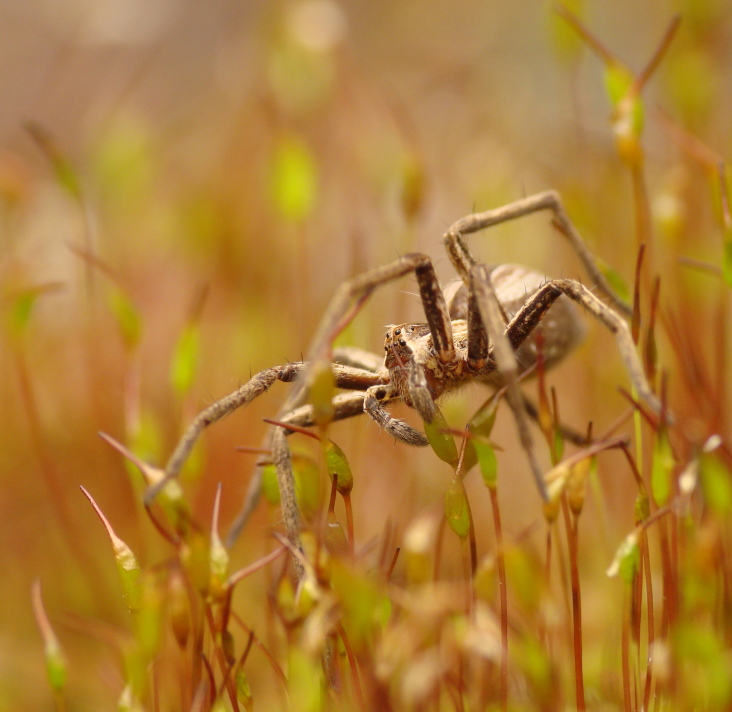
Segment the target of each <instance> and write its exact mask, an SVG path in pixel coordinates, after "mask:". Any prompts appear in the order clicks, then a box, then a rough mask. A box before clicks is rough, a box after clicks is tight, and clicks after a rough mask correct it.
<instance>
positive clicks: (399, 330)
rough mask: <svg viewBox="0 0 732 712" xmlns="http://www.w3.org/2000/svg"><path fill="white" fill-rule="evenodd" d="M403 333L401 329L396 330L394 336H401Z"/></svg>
mask: <svg viewBox="0 0 732 712" xmlns="http://www.w3.org/2000/svg"><path fill="white" fill-rule="evenodd" d="M401 333H402V330H401V329H394V334H395V335H396V336H399V334H401Z"/></svg>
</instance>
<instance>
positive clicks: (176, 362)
mask: <svg viewBox="0 0 732 712" xmlns="http://www.w3.org/2000/svg"><path fill="white" fill-rule="evenodd" d="M198 346H199V331H198V326H197V324H194V323H191V324H186V326H185V327H184V328H183V331H182V332H181V334H180V336H179V337H178V343H177V344H176V346H175V351H174V353H173V362H172V364H171V368H170V381H171V384H172V386H173V389H174V390H175V392H176V393H177V394H178V395H179V396H183V395H186V394H187V393H188V391H189V390H190V388H191V384H192V383H193V377H194V376H195V373H196V365H197V363H198Z"/></svg>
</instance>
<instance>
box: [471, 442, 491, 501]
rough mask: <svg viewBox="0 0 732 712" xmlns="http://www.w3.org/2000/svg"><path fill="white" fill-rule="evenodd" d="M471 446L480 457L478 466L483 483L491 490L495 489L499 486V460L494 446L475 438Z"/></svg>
mask: <svg viewBox="0 0 732 712" xmlns="http://www.w3.org/2000/svg"><path fill="white" fill-rule="evenodd" d="M471 444H472V445H473V447H474V448H475V453H476V455H477V456H478V466H479V467H480V474H481V477H482V478H483V483H484V484H485V486H486V487H488V488H489V489H495V488H496V485H497V484H498V459H497V458H496V451H495V450H494V449H493V446H492V445H491V444H490V443H488V442H485V441H483V440H481V439H479V438H473V440H472V441H471Z"/></svg>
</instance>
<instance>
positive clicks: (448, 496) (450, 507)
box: [445, 477, 471, 539]
mask: <svg viewBox="0 0 732 712" xmlns="http://www.w3.org/2000/svg"><path fill="white" fill-rule="evenodd" d="M445 517H446V518H447V523H448V524H449V525H450V529H452V530H453V531H454V532H455V534H457V535H458V536H459V537H460V538H461V539H466V538H467V537H468V534H470V522H471V516H470V504H469V503H468V495H467V493H466V492H465V487H464V486H463V481H462V479H461V478H460V477H454V478H453V479H452V481H451V482H450V486H449V487H448V488H447V491H446V492H445Z"/></svg>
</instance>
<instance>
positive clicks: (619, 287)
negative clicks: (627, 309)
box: [595, 256, 630, 304]
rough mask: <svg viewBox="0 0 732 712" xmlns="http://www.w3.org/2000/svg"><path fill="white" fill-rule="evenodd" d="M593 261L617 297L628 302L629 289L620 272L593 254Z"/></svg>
mask: <svg viewBox="0 0 732 712" xmlns="http://www.w3.org/2000/svg"><path fill="white" fill-rule="evenodd" d="M595 261H596V263H597V267H598V268H599V270H600V272H602V274H603V276H604V277H605V279H607V281H608V283H609V284H610V286H611V287H612V289H613V291H614V292H615V294H617V295H618V297H620V299H622V300H623V301H624V302H625V303H626V304H630V290H629V289H628V285H627V284H626V282H625V280H624V279H623V278H622V277H621V276H620V273H619V272H617V271H616V270H615V269H614V268H613V267H611V266H610V265H609V264H608V263H607V262H605V261H604V260H602V259H601V258H600V257H597V256H595Z"/></svg>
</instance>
